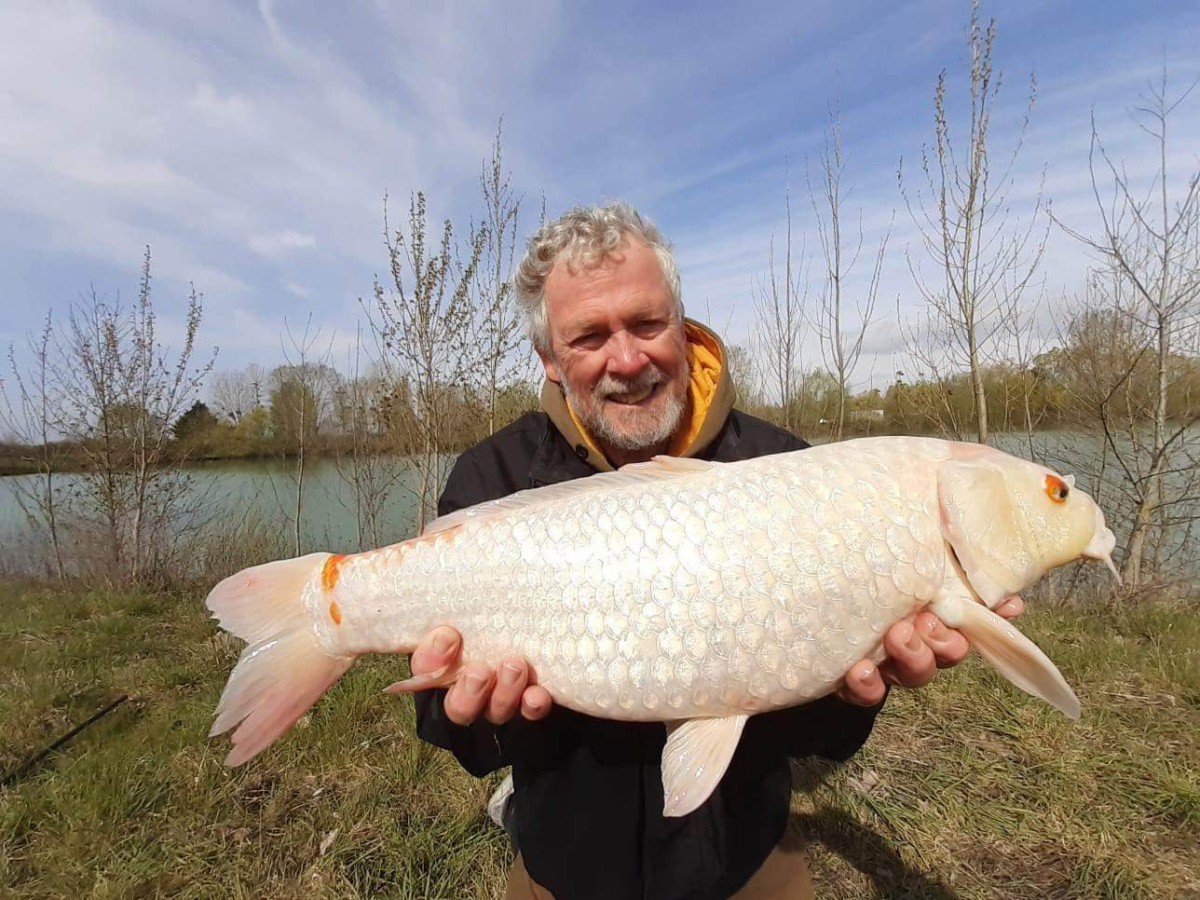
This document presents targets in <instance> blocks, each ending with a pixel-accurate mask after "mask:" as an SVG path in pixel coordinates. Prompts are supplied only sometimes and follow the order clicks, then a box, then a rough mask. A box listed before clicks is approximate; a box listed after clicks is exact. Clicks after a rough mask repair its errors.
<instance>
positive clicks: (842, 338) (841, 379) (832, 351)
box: [808, 105, 891, 441]
mask: <svg viewBox="0 0 1200 900" xmlns="http://www.w3.org/2000/svg"><path fill="white" fill-rule="evenodd" d="M845 171H846V160H845V157H844V156H843V154H842V121H841V114H840V110H839V109H838V107H837V106H836V105H835V106H834V107H833V108H832V109H830V112H829V130H828V131H827V132H826V133H825V146H824V148H823V149H822V151H821V184H820V188H819V190H820V194H821V196H820V200H818V198H817V190H816V189H814V187H813V183H812V179H811V177H810V178H809V179H808V195H809V199H810V200H811V202H812V207H813V213H814V215H815V216H816V221H817V237H818V238H819V239H820V241H821V253H822V255H823V257H824V259H825V279H824V284H823V285H822V288H821V297H820V301H819V303H818V305H817V314H816V317H815V319H814V325H815V330H816V332H817V337H818V338H819V340H820V343H821V356H822V358H823V359H824V361H825V368H826V369H827V370H828V371H829V372H830V373H831V374H832V375H833V377H834V379H835V380H836V381H837V409H836V411H835V412H833V413H832V425H833V428H832V431H833V439H834V440H835V441H840V440H841V439H842V433H843V431H844V430H845V427H846V403H847V400H848V398H849V396H850V386H851V381H852V379H853V377H854V371H855V369H856V368H857V367H858V360H859V357H860V356H861V355H862V345H863V339H864V338H865V337H866V333H867V329H868V328H869V327H870V324H871V319H872V317H873V316H874V313H875V299H876V297H877V296H878V293H879V273H880V271H881V270H882V268H883V254H884V251H885V250H886V248H887V242H888V236H889V235H890V234H891V225H890V224H889V225H888V231H887V233H886V234H885V235H884V236H883V238H881V239H880V241H879V247H878V249H877V250H876V252H875V263H874V266H873V267H872V270H871V279H870V282H869V283H868V286H867V289H866V291H865V293H863V294H861V295H860V296H859V297H858V298H857V301H856V302H855V304H854V306H855V312H856V313H857V322H855V323H854V324H852V325H851V324H850V323H849V322H848V315H847V313H848V312H849V309H848V306H849V304H848V303H847V298H846V297H845V296H844V291H845V288H846V281H847V279H848V278H849V277H850V276H851V274H852V272H853V271H854V267H855V264H856V263H857V262H858V258H859V255H860V254H861V253H862V248H863V229H862V214H861V213H860V214H859V220H858V235H857V239H856V240H854V242H853V246H850V245H849V244H847V243H846V242H845V241H844V237H843V229H842V224H843V223H842V214H843V204H844V203H845V202H846V201H847V200H849V198H850V194H851V191H850V190H846V191H845V193H844V194H843V175H844V174H845Z"/></svg>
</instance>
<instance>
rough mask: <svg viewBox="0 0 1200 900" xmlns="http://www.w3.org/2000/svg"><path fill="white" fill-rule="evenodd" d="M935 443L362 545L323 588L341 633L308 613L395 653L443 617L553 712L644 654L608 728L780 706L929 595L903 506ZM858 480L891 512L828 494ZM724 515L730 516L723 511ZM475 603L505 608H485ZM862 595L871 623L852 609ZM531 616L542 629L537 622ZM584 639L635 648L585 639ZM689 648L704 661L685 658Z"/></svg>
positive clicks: (921, 538)
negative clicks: (509, 662) (633, 687)
mask: <svg viewBox="0 0 1200 900" xmlns="http://www.w3.org/2000/svg"><path fill="white" fill-rule="evenodd" d="M945 452H946V451H945V449H944V445H942V444H941V443H940V442H924V441H920V440H909V441H901V442H898V443H894V444H892V445H890V446H879V445H871V444H869V443H868V444H863V445H861V446H860V447H859V448H858V450H857V452H853V450H851V451H850V452H847V445H843V447H840V448H836V449H835V448H831V447H827V448H814V449H811V450H807V451H804V452H802V453H797V454H791V455H787V456H786V457H776V458H770V457H766V458H761V459H758V460H752V461H747V462H745V463H740V464H738V465H736V466H730V465H728V464H726V465H714V466H713V467H712V469H711V470H710V471H709V472H708V473H706V474H705V475H703V476H701V477H679V478H670V479H665V480H663V481H661V482H659V483H656V484H651V485H648V486H624V487H619V488H617V489H616V490H614V491H611V492H606V491H604V490H603V489H598V490H596V491H591V492H588V491H585V492H582V493H581V494H580V495H579V496H578V497H575V498H571V499H570V500H562V501H558V502H555V503H550V504H547V505H545V506H541V507H533V508H530V509H529V510H526V511H523V512H522V511H518V512H515V513H513V514H512V515H509V516H503V517H497V518H494V519H492V520H485V521H481V522H478V523H471V525H470V526H469V527H463V528H459V529H456V530H454V531H452V532H450V533H449V534H447V535H446V536H445V537H443V538H441V539H437V538H436V537H435V539H433V540H430V541H427V542H425V543H415V544H411V545H408V548H407V549H406V550H404V551H403V552H400V553H397V552H396V551H395V550H393V549H387V550H382V551H376V552H374V553H367V554H363V555H360V556H359V557H356V559H355V564H354V565H353V566H351V567H349V568H344V569H343V572H342V574H341V577H340V579H339V582H338V585H337V588H336V597H337V600H338V603H339V605H340V607H341V613H342V622H341V624H340V625H333V624H332V623H331V622H321V619H322V617H321V616H319V615H317V616H316V618H317V620H318V622H321V624H322V625H323V626H324V627H323V628H322V629H321V632H322V633H321V635H320V637H321V639H322V642H323V643H324V644H325V645H326V646H327V647H329V648H330V649H331V650H335V651H336V652H340V653H355V654H357V653H363V652H369V651H371V650H375V649H377V648H379V647H381V646H393V647H399V646H412V645H413V644H415V643H416V641H417V640H418V639H419V638H420V637H421V635H423V634H424V633H425V632H426V631H428V630H429V629H430V628H432V627H434V626H436V625H439V624H443V623H451V624H453V625H454V627H456V628H457V629H458V630H459V631H460V632H461V633H462V636H463V647H464V655H465V658H466V661H489V660H491V661H494V660H495V659H497V658H498V657H500V656H505V655H516V656H523V657H525V658H527V659H528V660H529V661H530V664H531V665H532V667H533V669H534V671H535V672H536V673H537V676H538V680H539V681H540V683H541V684H543V685H544V686H545V687H546V688H547V689H548V690H549V691H550V693H551V694H552V695H553V696H554V698H555V699H556V701H557V702H559V703H562V704H565V705H568V706H571V707H573V708H575V709H578V710H580V711H582V712H586V713H592V714H596V715H604V714H607V713H610V712H611V711H612V709H613V706H614V704H615V703H616V698H617V697H618V696H622V695H623V694H626V693H627V689H628V685H627V684H625V683H623V681H622V682H618V683H614V682H613V681H612V677H611V676H612V674H613V673H620V674H621V677H622V678H625V677H628V674H627V673H628V669H627V668H626V667H613V666H611V663H612V662H613V661H614V660H616V659H624V661H625V662H628V661H629V660H630V659H632V658H634V657H633V656H632V655H631V654H632V653H633V652H634V651H635V650H636V652H638V653H643V652H647V651H648V652H649V655H650V656H651V657H652V658H653V664H652V666H651V678H650V679H649V681H648V683H647V684H646V686H645V692H644V693H643V694H642V695H641V696H640V698H638V700H637V701H636V702H634V703H632V704H630V703H623V704H621V713H622V718H628V719H643V720H657V719H661V718H662V716H663V710H664V708H665V709H669V710H670V711H671V713H672V714H673V715H676V716H678V717H680V718H687V717H694V716H713V715H722V714H728V712H729V711H730V710H729V708H728V707H729V705H730V704H732V705H734V706H735V707H736V708H737V709H739V710H748V711H751V710H752V711H759V710H764V709H774V708H779V707H783V706H789V705H793V704H795V703H797V702H802V701H804V700H808V699H812V698H814V697H818V696H821V695H822V694H824V693H827V692H828V690H829V688H830V686H831V683H833V682H836V681H837V679H839V678H840V677H841V675H842V674H843V673H844V672H845V670H846V668H848V667H849V666H850V665H851V664H852V663H853V662H854V661H855V660H857V659H860V658H862V657H863V656H864V653H865V651H866V650H868V649H873V648H874V647H875V646H877V645H878V644H879V642H880V640H881V639H882V636H883V632H884V631H885V630H886V628H887V626H888V625H890V624H891V623H892V622H893V621H895V620H896V619H898V618H900V617H902V616H903V615H905V614H907V613H908V612H910V611H911V610H912V609H913V608H914V606H917V605H923V604H924V603H925V602H928V601H929V600H931V599H932V598H933V596H934V594H935V592H936V591H937V589H938V588H939V587H940V586H941V584H942V580H943V567H944V561H945V549H944V541H943V540H942V537H941V533H940V530H939V527H938V521H937V516H936V512H934V511H933V510H932V509H931V508H930V507H929V504H928V503H926V502H923V501H921V500H917V499H912V500H909V499H905V498H919V497H923V496H933V495H934V493H935V492H934V491H933V490H932V489H931V486H930V484H929V479H930V477H931V475H932V463H934V462H936V461H937V460H938V459H941V458H944V457H945ZM917 459H923V460H924V461H927V462H928V463H930V464H931V465H928V466H925V467H922V466H920V465H916V464H914V463H915V461H916V460H917ZM881 473H883V474H881ZM922 473H923V474H922ZM885 475H886V477H884V476H885ZM867 478H873V479H874V480H873V481H871V485H872V491H871V494H872V495H873V496H890V497H892V498H895V499H896V500H897V501H899V503H900V505H901V506H902V510H894V512H896V513H898V515H896V516H893V517H887V516H883V515H881V514H880V512H879V511H872V510H868V509H867V508H866V507H865V506H864V504H863V503H862V502H860V501H859V499H858V498H857V497H856V494H855V492H854V491H853V490H852V489H847V488H846V487H844V486H853V485H854V484H856V483H860V482H862V481H864V480H865V479H867ZM730 509H736V510H739V511H741V513H742V515H738V516H734V517H732V518H730V517H729V516H728V515H727V514H726V513H723V512H722V511H723V510H730ZM701 513H703V515H702V514H701ZM622 514H624V515H622ZM618 519H627V520H628V521H629V522H630V523H631V524H633V523H636V522H638V521H641V522H644V523H645V525H644V526H643V530H645V531H649V533H650V534H651V535H652V537H650V538H648V539H646V540H644V541H631V540H630V539H629V536H628V533H627V532H622V531H620V530H617V529H615V528H614V527H612V526H613V524H614V523H615V522H616V521H617V520H618ZM897 520H898V521H897ZM842 524H847V525H848V527H845V528H844V529H843V528H841V527H839V526H840V525H842ZM646 526H650V527H649V528H647V527H646ZM573 535H577V536H578V537H575V538H574V539H573V538H572V536H573ZM513 560H519V561H520V562H521V564H520V565H514V564H513ZM847 569H849V571H847ZM868 569H869V570H870V571H871V572H873V573H874V575H875V576H878V581H877V585H878V590H877V591H873V592H871V593H870V594H869V595H868V594H865V593H864V591H863V587H862V585H863V582H862V580H860V578H859V577H858V576H861V575H862V574H863V573H864V572H865V571H866V570H868ZM650 570H652V571H654V572H655V575H654V576H653V577H652V578H650V579H647V578H646V577H645V573H646V572H647V571H650ZM398 584H403V585H405V586H406V587H405V589H404V591H403V592H402V593H398V592H397V590H396V586H397V585H398ZM718 585H719V588H718V589H716V590H714V588H715V587H716V586H718ZM409 597H419V601H415V602H407V601H408V598H409ZM484 597H496V598H499V597H504V598H507V600H506V602H504V604H503V605H502V606H501V607H500V608H499V609H497V607H496V605H494V604H490V603H484V602H481V601H482V599H483V598H484ZM868 598H869V601H868V602H870V603H871V604H872V606H873V608H874V610H876V611H878V612H879V613H881V615H872V614H870V613H869V611H868V610H867V609H865V608H864V599H868ZM323 599H324V598H317V602H321V601H322V600H323ZM575 609H579V610H583V611H586V615H585V616H576V615H574V614H571V613H569V612H568V610H575ZM564 614H565V615H564ZM772 614H775V615H774V618H772ZM549 620H554V621H556V622H558V623H559V624H558V627H555V628H548V627H545V626H544V625H543V624H541V623H546V622H547V621H549ZM564 621H565V623H566V624H567V626H568V627H569V629H570V630H569V631H568V632H566V633H562V632H561V630H560V629H561V627H562V624H561V623H562V622H564ZM768 626H770V627H768ZM602 628H604V630H606V631H608V632H609V633H610V634H611V635H613V636H614V637H619V636H620V635H621V634H623V633H625V632H626V631H628V630H633V631H634V632H635V633H637V634H639V635H642V636H643V640H641V641H639V642H636V643H634V642H627V643H626V644H625V645H624V646H623V647H622V646H621V645H618V644H617V642H616V641H615V640H610V641H609V642H608V643H607V644H605V645H604V646H600V645H599V644H598V643H597V640H596V639H597V638H598V637H599V635H600V633H601V629H602ZM698 647H701V648H703V652H712V653H714V654H716V657H717V660H718V661H719V664H717V665H713V666H711V667H707V668H703V669H702V668H700V667H697V666H696V665H695V663H694V660H695V659H696V654H697V648H698ZM689 648H690V649H689ZM622 653H623V654H624V656H622V655H621V654H622Z"/></svg>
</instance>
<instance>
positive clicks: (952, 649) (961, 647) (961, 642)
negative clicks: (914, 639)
mask: <svg viewBox="0 0 1200 900" xmlns="http://www.w3.org/2000/svg"><path fill="white" fill-rule="evenodd" d="M913 627H914V628H915V629H916V632H917V634H918V635H920V636H921V640H923V641H924V642H925V646H927V647H928V648H929V649H930V650H932V651H933V656H934V660H935V661H936V663H937V667H938V668H939V669H948V668H950V667H951V666H957V665H958V664H959V663H960V662H962V661H963V660H964V659H966V658H967V654H968V653H969V652H970V651H971V646H970V644H968V643H967V639H966V638H965V637H963V635H962V633H961V632H959V631H955V630H954V629H952V628H947V627H946V626H945V625H944V624H943V623H942V620H941V619H939V618H938V617H937V616H935V615H934V614H933V613H931V612H923V613H921V614H920V615H919V616H917V618H916V621H915V622H914V623H913Z"/></svg>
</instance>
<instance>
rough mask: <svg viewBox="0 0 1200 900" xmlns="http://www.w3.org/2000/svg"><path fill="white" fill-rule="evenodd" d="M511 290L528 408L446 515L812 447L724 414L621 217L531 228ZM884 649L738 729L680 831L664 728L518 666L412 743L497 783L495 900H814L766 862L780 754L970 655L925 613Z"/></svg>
mask: <svg viewBox="0 0 1200 900" xmlns="http://www.w3.org/2000/svg"><path fill="white" fill-rule="evenodd" d="M515 280H516V288H517V296H518V299H519V301H520V303H521V304H522V308H523V311H524V313H525V315H526V319H527V323H528V326H529V334H530V337H531V339H532V340H533V344H534V347H535V349H536V350H537V352H538V355H539V357H540V358H541V361H542V364H543V366H544V368H545V371H546V383H545V385H544V387H543V390H542V398H541V400H542V411H541V412H536V413H530V414H527V415H525V416H523V417H521V418H520V419H518V420H517V421H516V422H514V423H513V424H512V425H510V426H509V427H507V428H505V429H504V430H502V431H501V432H499V433H497V434H496V435H494V436H493V437H491V438H489V439H488V440H486V441H484V442H482V443H481V444H479V445H477V446H475V447H473V448H471V449H470V450H468V451H467V452H465V453H464V454H463V455H462V456H461V457H460V458H459V460H458V462H457V464H456V465H455V467H454V470H453V472H452V473H451V475H450V478H449V480H448V482H447V485H446V489H445V491H444V493H443V495H442V498H441V501H440V503H439V511H440V513H441V514H443V515H444V514H446V513H449V512H452V511H454V510H455V509H460V508H462V507H465V506H470V505H474V504H476V503H481V502H484V501H486V500H491V499H495V498H497V497H501V496H505V495H507V494H511V493H513V492H515V491H518V490H523V489H526V488H531V487H538V486H541V485H546V484H554V483H558V482H562V481H567V480H570V479H574V478H582V477H586V476H588V475H591V474H593V473H595V472H597V471H607V470H611V469H613V468H617V467H619V466H622V465H625V464H628V463H633V462H639V461H644V460H647V459H649V458H650V457H652V456H654V455H656V454H659V453H669V454H671V455H676V456H694V457H697V458H700V459H710V460H719V461H733V460H739V459H748V458H751V457H755V456H761V455H765V454H769V453H779V452H785V451H790V450H799V449H803V448H805V447H806V446H807V444H805V443H804V442H803V441H801V440H799V439H798V438H796V437H794V436H793V435H791V434H790V433H788V432H786V431H783V430H781V429H778V428H775V427H773V426H771V425H768V424H767V423H765V422H762V421H761V420H758V419H755V418H753V417H752V416H748V415H746V414H744V413H742V412H739V411H737V410H734V409H733V408H732V407H733V402H734V388H733V384H732V381H731V380H730V377H729V373H728V371H727V370H726V367H725V355H724V349H723V347H722V345H721V342H720V340H719V339H718V338H717V337H716V335H714V334H713V333H712V332H710V331H709V330H708V329H706V328H704V327H703V326H701V325H699V324H698V323H695V322H692V321H689V320H686V319H684V317H683V306H682V302H681V293H680V284H679V274H678V270H677V269H676V266H675V261H674V258H673V256H672V254H671V252H670V249H669V248H668V247H667V245H666V244H665V242H664V241H663V239H662V238H661V236H660V235H659V233H658V231H657V230H656V229H655V228H654V227H653V226H652V225H651V224H649V223H648V222H646V221H645V220H644V219H642V218H641V217H640V216H639V215H638V214H637V213H636V212H635V211H633V210H632V209H631V208H629V207H628V206H625V205H622V204H617V205H613V206H607V207H600V208H590V209H577V210H573V211H572V212H570V213H568V214H567V215H565V216H563V217H562V218H561V219H559V220H558V221H555V222H551V223H549V224H547V225H544V226H543V227H542V228H541V229H540V230H539V231H538V232H537V234H536V235H534V237H533V238H532V239H531V240H530V243H529V247H528V249H527V252H526V254H525V256H524V258H523V259H522V261H521V264H520V267H519V269H518V272H517V276H516V279H515ZM1015 609H1016V607H1015V606H1013V607H1010V609H1009V611H1010V612H1013V611H1015ZM885 645H886V647H887V650H888V653H889V656H890V658H889V659H888V661H887V662H885V663H884V664H883V665H882V666H881V667H879V668H876V667H875V666H874V665H872V664H871V663H870V662H869V661H866V660H864V661H862V662H860V663H858V664H856V665H855V666H854V667H853V668H852V669H851V671H850V673H849V675H848V676H847V678H846V684H845V687H843V688H842V689H841V690H840V691H839V693H838V695H836V696H830V697H825V698H822V699H821V700H818V701H816V702H813V703H809V704H806V705H804V706H800V707H796V708H794V709H788V710H780V711H777V712H772V713H766V714H763V715H758V716H753V717H751V719H750V721H749V723H748V724H747V726H746V730H745V732H744V735H743V738H742V741H741V743H740V745H739V747H738V750H737V753H736V754H735V756H734V758H733V761H732V763H731V764H730V767H729V769H728V771H727V772H726V774H725V776H724V778H723V779H722V781H721V784H720V785H719V786H718V788H717V790H716V791H715V792H714V793H713V795H712V796H711V797H710V798H709V799H708V800H707V801H706V802H705V803H704V804H703V805H702V806H701V807H700V808H699V809H697V810H696V811H695V812H693V813H691V814H689V815H687V816H684V817H680V818H666V817H664V816H663V815H662V808H663V798H662V784H661V770H660V767H659V766H660V757H661V751H662V747H663V744H664V742H665V729H664V728H663V726H662V725H661V724H659V723H634V722H617V721H610V720H602V719H597V718H593V717H590V716H585V715H582V714H580V713H576V712H574V711H572V710H569V709H565V708H562V707H556V706H555V705H554V704H553V701H552V698H551V697H550V695H549V694H548V693H547V691H546V690H545V689H544V688H542V687H540V686H539V685H538V684H537V683H536V672H534V671H532V670H531V668H530V666H529V664H528V663H527V662H526V661H525V660H524V659H519V658H512V659H506V660H503V661H502V662H501V664H500V666H499V668H498V670H491V669H489V668H488V667H486V666H482V665H471V666H468V667H466V669H465V670H464V671H463V673H462V676H461V677H460V678H459V680H458V681H457V682H456V684H455V685H454V686H453V687H451V688H450V689H449V691H448V692H447V691H430V692H426V693H424V694H422V695H419V696H418V699H417V726H418V733H419V734H420V736H421V737H422V738H424V739H425V740H427V741H430V742H432V743H434V744H437V745H438V746H441V747H445V748H447V749H449V750H451V751H452V752H453V753H454V754H455V756H456V757H457V758H458V759H459V761H460V762H461V763H462V765H463V766H464V767H465V768H466V769H467V770H468V771H470V772H472V773H473V774H475V775H483V774H486V773H487V772H491V771H494V770H496V769H498V768H501V767H502V766H506V765H511V766H512V776H513V783H514V786H515V795H514V803H515V810H514V819H515V822H514V827H515V833H516V841H517V848H518V856H517V859H516V862H515V863H514V866H513V871H512V872H511V873H510V878H509V884H508V896H509V897H513V898H516V897H549V896H553V897H557V898H558V900H568V898H574V897H596V898H626V897H647V898H676V897H680V898H682V897H689V898H691V897H695V898H709V897H714V898H715V897H728V896H738V897H775V896H780V897H783V896H786V897H804V896H811V886H810V884H809V879H808V873H807V868H806V866H805V863H804V859H803V856H802V855H801V854H799V853H797V852H788V851H786V850H785V849H784V848H782V847H781V846H780V839H781V837H782V835H783V832H784V828H785V826H786V824H787V818H788V810H789V800H790V788H791V782H790V770H789V766H788V757H789V756H790V757H803V756H809V755H819V756H822V757H826V758H830V759H835V760H841V759H846V758H848V757H849V756H851V755H852V754H853V753H854V752H856V751H857V750H858V748H859V747H860V746H861V745H862V743H863V742H864V741H865V740H866V738H867V735H868V734H869V732H870V730H871V727H872V725H873V722H874V719H875V715H876V713H877V712H878V710H879V708H880V706H881V705H882V702H883V699H884V695H885V693H886V688H885V682H890V683H894V684H902V685H906V686H910V687H919V686H921V685H923V684H925V683H927V682H928V681H929V680H930V679H931V678H932V677H933V676H934V674H935V672H936V669H937V667H938V666H939V665H953V664H955V663H957V662H958V661H960V660H961V659H962V658H963V657H964V656H965V655H966V652H967V645H966V641H965V640H964V639H963V638H962V636H961V635H959V634H958V633H957V632H953V631H950V630H948V629H947V628H945V626H943V625H942V624H941V623H940V622H939V621H938V620H937V619H936V618H935V617H933V616H932V615H930V614H922V615H920V616H918V617H916V618H915V620H913V621H908V622H902V623H899V624H897V625H896V626H894V627H893V628H892V629H891V630H890V631H889V632H888V634H887V636H886V638H885ZM460 649H461V638H460V636H459V635H458V634H457V632H455V631H454V630H453V629H451V628H448V627H443V628H438V629H435V630H434V631H433V632H431V633H430V634H429V635H427V636H426V638H425V640H423V641H422V643H421V645H420V647H419V648H418V649H417V651H416V653H414V655H413V659H412V669H413V672H414V674H422V673H428V672H432V671H434V670H436V669H439V668H441V667H443V666H446V665H451V664H454V663H455V662H456V659H457V656H458V654H459V651H460Z"/></svg>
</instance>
